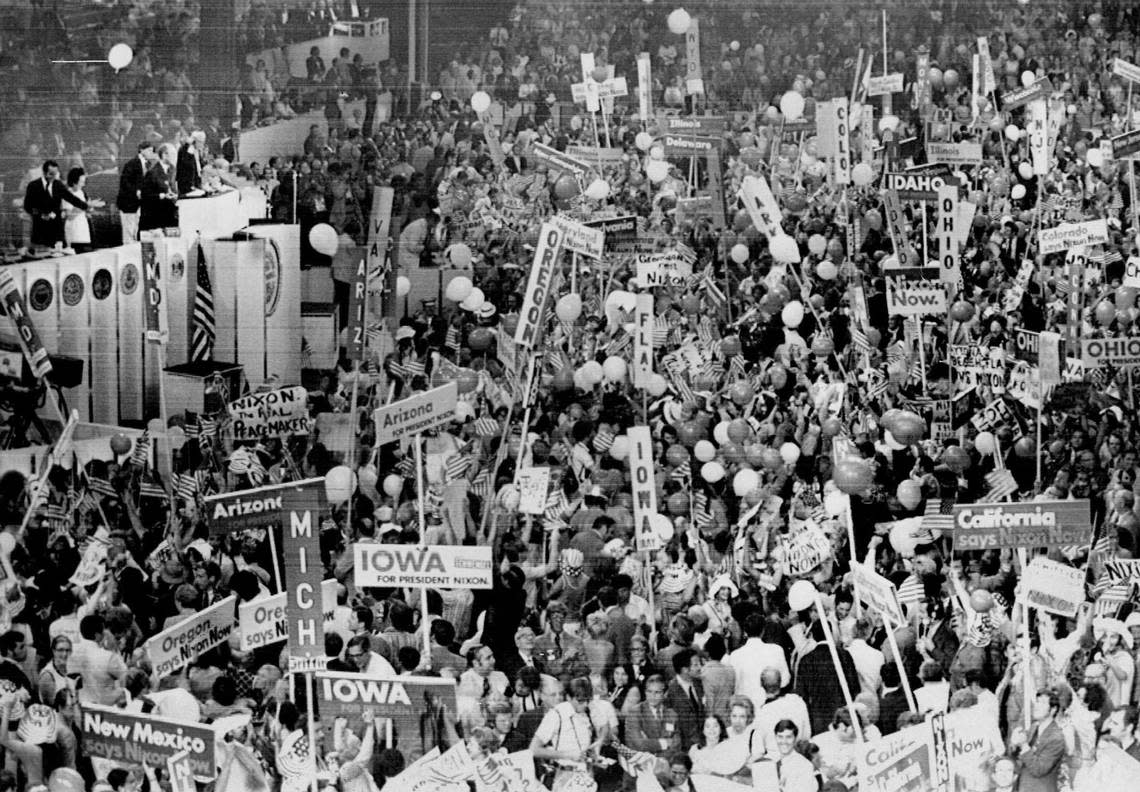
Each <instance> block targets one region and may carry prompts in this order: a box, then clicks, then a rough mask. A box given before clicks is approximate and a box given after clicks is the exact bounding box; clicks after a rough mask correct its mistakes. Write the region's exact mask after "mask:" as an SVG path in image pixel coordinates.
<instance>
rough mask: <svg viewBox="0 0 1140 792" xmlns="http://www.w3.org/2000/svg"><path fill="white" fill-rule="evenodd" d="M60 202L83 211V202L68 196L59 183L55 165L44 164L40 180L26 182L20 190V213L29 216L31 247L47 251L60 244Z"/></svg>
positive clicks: (53, 161)
mask: <svg viewBox="0 0 1140 792" xmlns="http://www.w3.org/2000/svg"><path fill="white" fill-rule="evenodd" d="M63 201H67V202H68V203H69V204H71V205H72V206H74V207H76V208H77V209H82V210H83V211H87V208H88V207H87V202H86V201H84V200H82V199H81V198H79V197H77V196H76V195H74V194H72V192H71V191H70V190H68V189H67V186H66V185H64V184H61V183H60V181H59V163H57V162H56V161H55V160H47V161H45V162H44V166H43V176H42V177H41V178H39V179H36V180H34V181H31V182H28V187H27V189H26V190H24V211H25V212H27V213H28V214H30V215H31V216H32V239H31V242H32V247H46V248H50V247H52V246H53V245H55V244H56V243H57V242H58V243H60V244H63V241H64V234H63V210H62V206H63V203H62V202H63Z"/></svg>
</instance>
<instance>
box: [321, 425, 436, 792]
mask: <svg viewBox="0 0 1140 792" xmlns="http://www.w3.org/2000/svg"><path fill="white" fill-rule="evenodd" d="M423 439H424V437H423V433H422V432H416V433H415V435H413V436H412V446H413V448H415V451H416V508H417V513H418V516H419V526H420V547H426V546H427V541H426V539H425V536H424V531H425V529H426V527H427V525H426V521H425V520H424V451H423ZM428 618H429V616H428V601H427V587H422V588H420V629H421V630H422V631H423V638H424V652H423V657H422V658H421V659H420V663H421V665H422V666H423V667H424V668H428V669H430V668H431V636H430V635H429V634H428ZM314 792H315V791H314Z"/></svg>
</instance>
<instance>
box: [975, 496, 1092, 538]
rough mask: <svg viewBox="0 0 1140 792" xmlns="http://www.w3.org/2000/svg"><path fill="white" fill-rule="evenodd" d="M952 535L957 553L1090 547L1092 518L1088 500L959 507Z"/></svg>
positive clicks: (984, 504) (981, 504)
mask: <svg viewBox="0 0 1140 792" xmlns="http://www.w3.org/2000/svg"><path fill="white" fill-rule="evenodd" d="M953 532H954V548H955V549H956V550H991V549H992V550H999V549H1001V548H1003V547H1063V546H1065V545H1080V544H1088V542H1089V539H1090V537H1091V536H1092V516H1091V514H1090V512H1089V502H1088V501H1087V500H1072V501H1059V500H1048V501H1026V502H1024V503H965V504H962V503H960V504H955V506H954V528H953Z"/></svg>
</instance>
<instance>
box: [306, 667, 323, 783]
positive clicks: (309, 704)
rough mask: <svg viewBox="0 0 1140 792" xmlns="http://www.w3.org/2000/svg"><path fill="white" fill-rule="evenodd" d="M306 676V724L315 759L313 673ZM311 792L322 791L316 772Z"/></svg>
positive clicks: (314, 759)
mask: <svg viewBox="0 0 1140 792" xmlns="http://www.w3.org/2000/svg"><path fill="white" fill-rule="evenodd" d="M301 676H303V677H304V678H305V725H306V726H307V727H308V729H309V751H310V753H312V755H313V761H314V762H315V761H316V757H317V739H316V738H317V728H316V723H315V722H314V721H313V675H312V674H311V673H309V674H301ZM309 790H310V792H320V785H319V782H318V781H317V776H316V774H315V773H314V774H313V777H312V779H311V780H310V786H309Z"/></svg>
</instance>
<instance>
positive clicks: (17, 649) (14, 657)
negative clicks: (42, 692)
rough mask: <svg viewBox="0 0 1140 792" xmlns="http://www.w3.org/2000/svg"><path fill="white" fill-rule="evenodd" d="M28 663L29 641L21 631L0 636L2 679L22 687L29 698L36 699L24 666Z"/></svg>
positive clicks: (0, 676) (0, 670) (13, 631)
mask: <svg viewBox="0 0 1140 792" xmlns="http://www.w3.org/2000/svg"><path fill="white" fill-rule="evenodd" d="M27 661H28V640H27V637H26V636H25V635H24V634H23V633H22V632H20V631H19V630H8V632H6V633H4V634H3V635H0V679H4V680H7V681H9V682H11V683H12V684H14V685H16V686H17V687H22V688H23V689H24V690H26V691H27V692H28V696H29V697H31V698H34V697H35V690H34V689H33V688H32V682H31V680H30V679H28V675H27V674H26V673H25V672H24V669H23V664H24V663H26V662H27Z"/></svg>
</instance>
